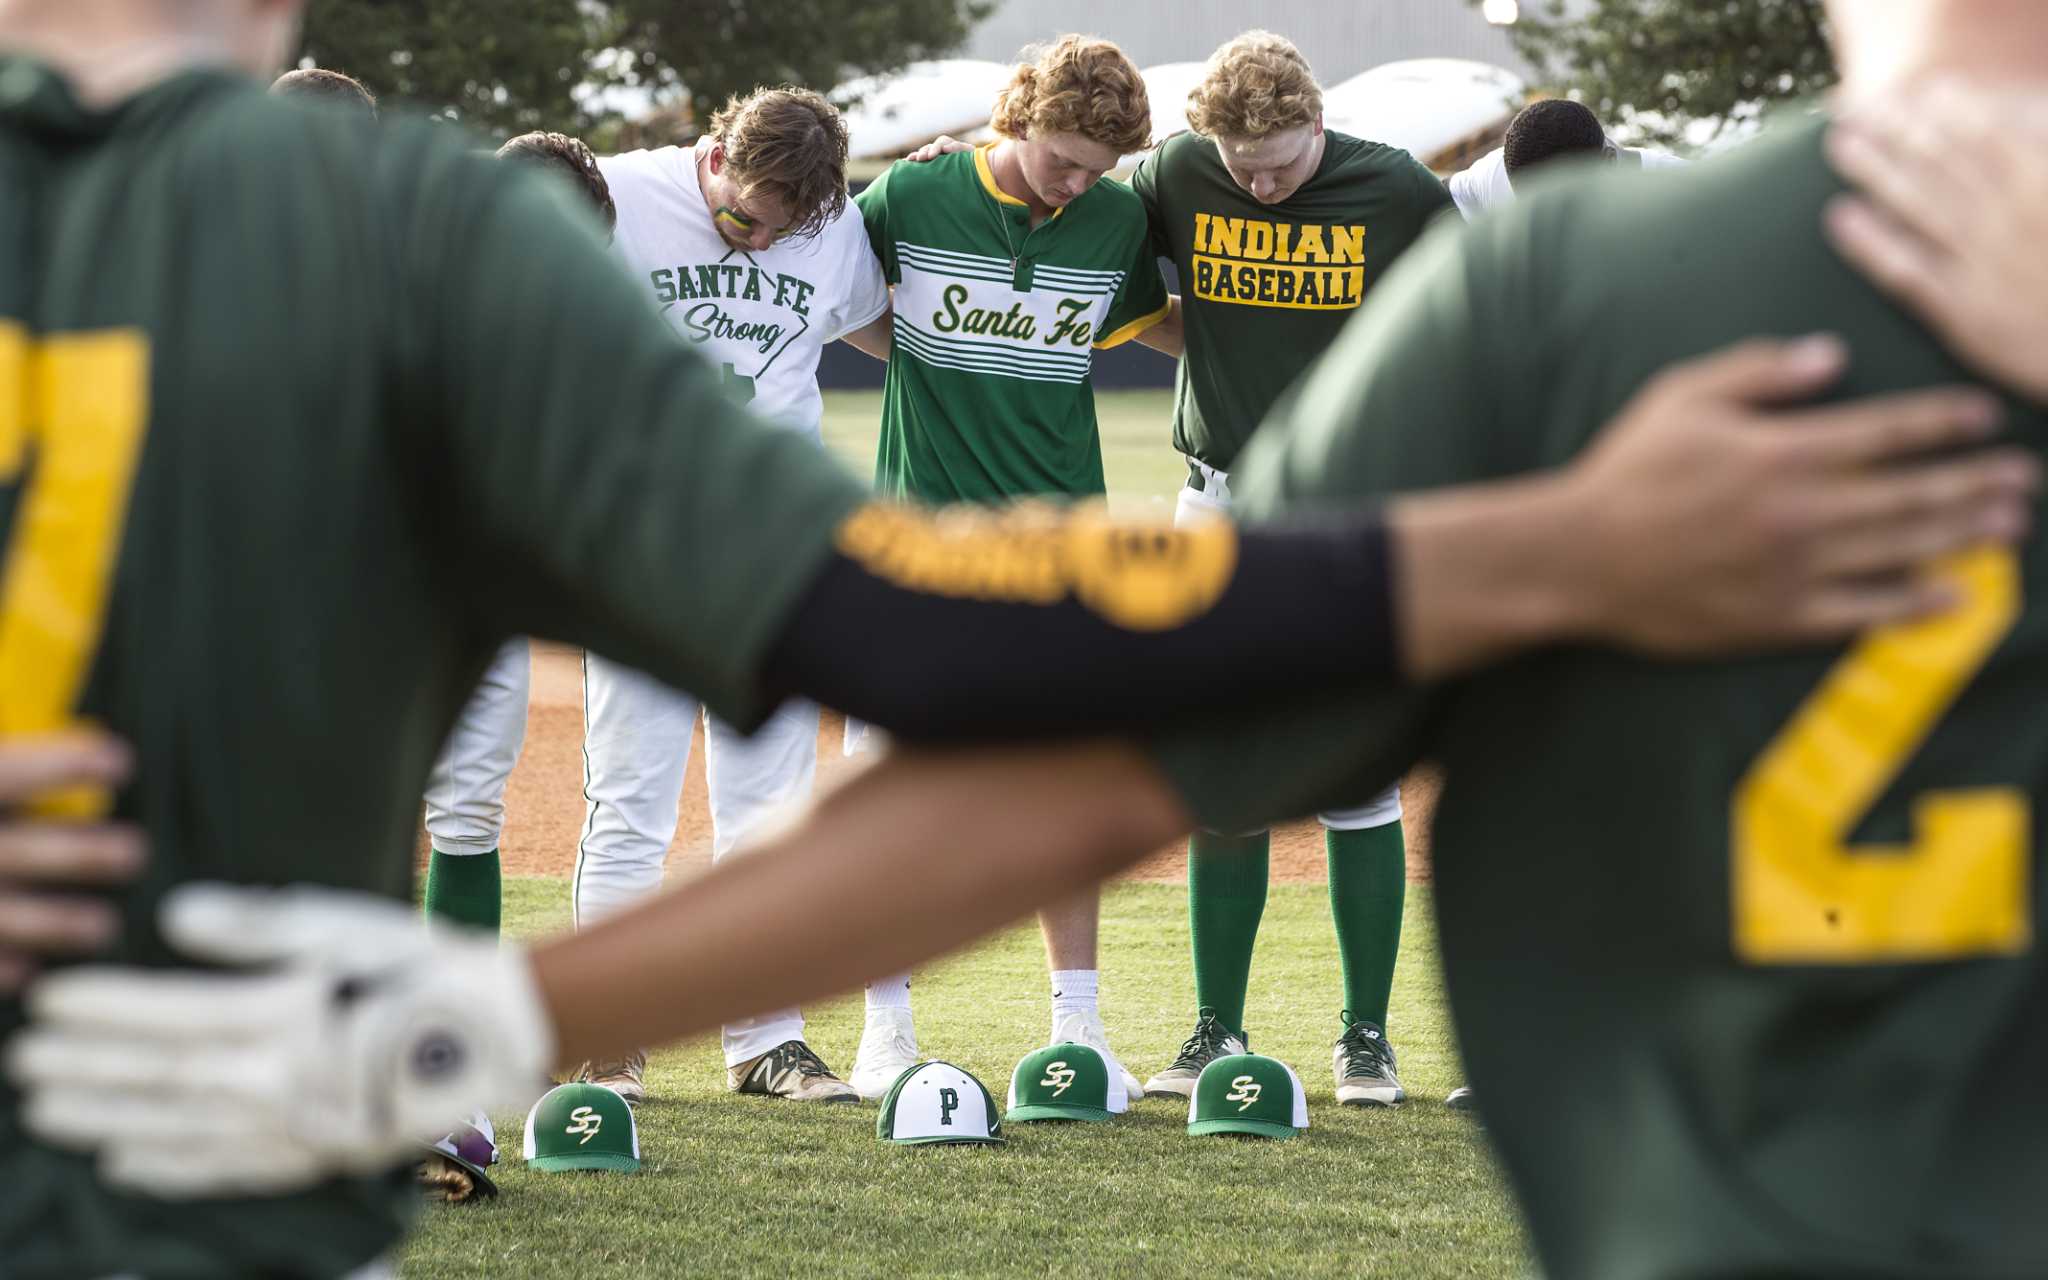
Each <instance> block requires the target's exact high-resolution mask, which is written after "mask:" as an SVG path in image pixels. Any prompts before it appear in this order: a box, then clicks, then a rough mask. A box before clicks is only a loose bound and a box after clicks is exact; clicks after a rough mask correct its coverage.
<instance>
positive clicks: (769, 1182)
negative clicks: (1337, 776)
mask: <svg viewBox="0 0 2048 1280" xmlns="http://www.w3.org/2000/svg"><path fill="white" fill-rule="evenodd" d="M568 897H569V890H568V884H567V882H566V881H564V880H557V879H541V878H523V879H516V880H511V881H508V882H507V884H506V887H505V913H506V924H507V930H508V932H510V933H512V934H514V935H522V936H523V935H531V934H535V933H543V932H549V931H553V930H557V929H560V928H563V927H565V925H566V924H567V903H568ZM1102 923H1103V942H1102V948H1103V952H1102V960H1103V973H1104V992H1103V1015H1104V1019H1105V1021H1106V1022H1107V1025H1108V1028H1109V1032H1110V1042H1111V1043H1112V1044H1113V1045H1115V1046H1117V1048H1118V1051H1119V1052H1120V1053H1122V1054H1124V1055H1126V1056H1127V1057H1128V1058H1129V1060H1130V1063H1131V1066H1132V1069H1133V1070H1134V1071H1136V1072H1137V1073H1138V1074H1139V1075H1140V1076H1141V1077H1142V1076H1145V1075H1149V1074H1150V1073H1151V1072H1152V1071H1154V1070H1156V1069H1158V1068H1159V1067H1160V1066H1163V1065H1164V1064H1165V1061H1166V1060H1167V1059H1168V1058H1170V1056H1171V1055H1172V1053H1173V1051H1174V1050H1175V1049H1176V1048H1177V1047H1178V1045H1179V1043H1180V1039H1181V1037H1182V1036H1183V1035H1185V1034H1186V1032H1187V1028H1188V1024H1189V1023H1190V1022H1191V1021H1192V1010H1191V1009H1190V1007H1189V1006H1190V1004H1191V1001H1192V998H1193V997H1192V992H1193V979H1192V976H1191V970H1190V967H1189V960H1188V949H1187V924H1186V898H1185V895H1184V892H1183V891H1182V890H1181V889H1179V888H1177V887H1173V886H1166V885H1120V886H1117V887H1116V888H1114V889H1112V890H1111V891H1110V892H1109V895H1108V897H1107V899H1106V901H1105V902H1104V904H1103V913H1102ZM735 960H736V962H737V961H739V960H740V958H739V957H735ZM1339 995H1340V993H1339V990H1338V983H1337V956H1336V945H1335V941H1334V938H1333V936H1332V933H1331V928H1330V912H1329V902H1328V898H1327V896H1326V894H1325V893H1324V891H1323V890H1322V889H1321V888H1320V887H1316V886H1301V885H1276V886H1275V887H1274V889H1273V892H1272V898H1271V901H1270V903H1269V904H1268V906H1267V909H1266V918H1265V926H1264V928H1263V930H1262V932H1261V936H1260V939H1259V953H1258V957H1257V961H1256V963H1255V966H1254V970H1253V985H1252V993H1251V1000H1250V1006H1249V1010H1248V1013H1247V1021H1249V1022H1250V1023H1251V1034H1252V1041H1253V1046H1254V1047H1255V1048H1257V1049H1258V1050H1260V1051H1261V1052H1264V1053H1269V1054H1272V1055H1274V1056H1276V1057H1279V1058H1281V1059H1283V1060H1285V1061H1286V1062H1288V1063H1290V1064H1292V1065H1293V1066H1294V1068H1295V1070H1296V1071H1298V1072H1299V1073H1300V1074H1301V1077H1302V1079H1303V1081H1304V1083H1305V1084H1306V1086H1307V1089H1308V1093H1309V1114H1310V1127H1309V1130H1308V1132H1307V1133H1306V1134H1304V1135H1303V1136H1302V1137H1300V1138H1299V1139H1297V1140H1294V1141H1291V1142H1271V1141H1263V1140H1259V1139H1248V1138H1228V1137H1207V1138H1190V1137H1188V1136H1187V1134H1186V1132H1185V1127H1184V1126H1185V1121H1186V1115H1185V1112H1184V1111H1183V1110H1182V1109H1181V1108H1180V1107H1178V1106H1175V1105H1173V1104H1171V1103H1168V1102H1141V1103H1139V1104H1138V1105H1137V1106H1136V1107H1135V1108H1134V1110H1133V1111H1132V1112H1131V1113H1130V1114H1128V1115H1126V1116H1123V1117H1120V1118H1118V1119H1117V1120H1115V1121H1112V1122H1110V1123H1107V1124H1101V1125H1057V1124H1027V1125H1017V1126H1014V1127H1013V1128H1012V1130H1011V1135H1010V1141H1009V1144H1008V1145H1007V1146H1005V1147H1002V1148H982V1147H967V1148H948V1147H894V1146H889V1145H886V1144H884V1143H881V1142H878V1141H877V1140H876V1138H875V1115H876V1111H875V1108H874V1107H872V1106H861V1107H858V1108H855V1107H847V1106H831V1107H825V1106H805V1105H801V1104H796V1103H788V1102H782V1101H778V1100H773V1099H766V1098H740V1097H734V1096H731V1095H728V1094H727V1093H726V1092H725V1081H724V1070H723V1068H722V1066H721V1062H720V1058H719V1054H718V1047H717V1044H716V1041H715V1040H712V1041H707V1042H703V1043H698V1044H692V1045H689V1046H685V1047H682V1048H676V1049H670V1050H667V1051H665V1052H662V1053H659V1054H657V1055H655V1057H654V1059H653V1062H652V1064H651V1065H650V1068H649V1074H648V1085H649V1087H650V1089H651V1091H652V1093H653V1097H652V1098H650V1100H649V1101H648V1103H647V1104H646V1105H645V1106H643V1107H642V1108H641V1109H640V1113H639V1114H640V1125H641V1131H640V1141H641V1148H642V1152H643V1154H644V1158H645V1162H646V1163H645V1167H644V1168H643V1169H642V1170H641V1172H640V1173H638V1174H633V1175H619V1174H595V1173H580V1174H579V1173H569V1174H536V1173H529V1172H528V1171H527V1170H526V1169H525V1168H524V1166H523V1165H522V1164H521V1162H520V1160H519V1144H520V1138H521V1122H522V1121H523V1119H524V1117H523V1116H520V1115H516V1114H505V1115H499V1116H496V1117H494V1122H495V1123H496V1125H497V1127H498V1140H499V1144H500V1148H501V1151H502V1153H503V1161H502V1163H501V1164H500V1165H499V1166H498V1169H497V1171H496V1174H497V1178H498V1181H499V1184H500V1186H501V1187H502V1188H503V1191H504V1194H503V1195H502V1196H501V1197H500V1198H499V1199H498V1200H496V1201H492V1202H486V1203H483V1204H479V1205H473V1206H459V1207H452V1208H451V1207H436V1208H434V1209H432V1210H430V1211H429V1212H428V1213H427V1214H426V1216H425V1219H424V1221H423V1223H422V1225H421V1230H420V1231H419V1232H418V1233H417V1234H416V1235H415V1236H414V1237H413V1239H412V1241H411V1243H410V1244H409V1245H408V1247H407V1248H406V1250H405V1252H404V1255H403V1258H402V1272H403V1274H404V1275H406V1276H418V1277H438V1276H450V1277H453V1276H479V1275H489V1276H493V1277H499V1276H503V1277H518V1276H536V1277H538V1276H567V1275H573V1276H577V1277H592V1276H653V1275H676V1276H685V1275H687V1276H699V1275H704V1276H714V1275H718V1276H761V1275H830V1276H892V1277H893V1276H968V1275H987V1276H1020V1277H1022V1276H1030V1277H1036V1276H1051V1275H1062V1276H1064V1275H1114V1276H1182V1275H1188V1274H1191V1273H1194V1272H1197V1271H1218V1272H1222V1273H1225V1274H1234V1275H1281V1276H1352V1277H1357V1276H1390V1277H1402V1278H1403V1280H1420V1278H1422V1277H1434V1276H1503V1277H1504V1276H1513V1275H1517V1274H1520V1273H1521V1272H1522V1271H1523V1270H1525V1262H1524V1253H1523V1245H1522V1241H1521V1236H1520V1232H1519V1228H1518V1226H1517V1220H1516V1216H1515V1212H1514V1208H1513V1206H1512V1204H1511V1203H1510V1201H1509V1198H1508V1196H1507V1194H1506V1192H1505V1189H1504V1188H1503V1186H1502V1184H1501V1182H1500V1179H1499V1178H1498V1176H1497V1175H1496V1173H1495V1170H1494V1168H1493V1166H1492V1164H1491V1161H1490V1159H1489V1157H1488V1155H1487V1153H1486V1149H1485V1145H1484V1139H1483V1137H1482V1135H1481V1131H1480V1130H1479V1129H1478V1128H1477V1127H1476V1126H1475V1125H1474V1123H1473V1122H1472V1121H1471V1119H1470V1118H1469V1117H1467V1116H1464V1115H1461V1114H1459V1113H1457V1112H1454V1111H1450V1110H1447V1109H1445V1108H1444V1106H1443V1105H1442V1099H1443V1095H1444V1094H1445V1093H1446V1092H1448V1091H1449V1090H1450V1089H1451V1088H1452V1087H1453V1086H1454V1085H1456V1084H1457V1083H1458V1068H1457V1063H1456V1058H1455V1053H1454V1050H1453V1047H1452V1043H1451V1036H1450V1029H1449V1024H1448V1022H1447V1020H1446V1017H1445V1011H1444V1008H1443V1001H1442V994H1441V986H1440V982H1439V978H1438V970H1437V966H1436V950H1435V939H1434V935H1433V930H1432V928H1431V920H1430V905H1429V891H1428V889H1427V888H1426V887H1423V886H1416V887H1414V888H1412V889H1411V890H1410V895H1409V906H1408V926H1407V933H1406V938H1405V941H1404V950H1403V954H1402V959H1401V966H1400V970H1399V972H1398V974H1397V976H1396V985H1395V990H1394V1011H1393V1016H1392V1019H1391V1022H1392V1027H1391V1032H1392V1036H1393V1039H1394V1043H1395V1045H1396V1046H1397V1047H1398V1048H1399V1050H1400V1055H1401V1071H1402V1078H1403V1082H1404V1083H1405V1084H1406V1085H1407V1086H1408V1090H1409V1093H1410V1095H1411V1099H1412V1100H1411V1101H1410V1102H1409V1103H1408V1105H1407V1106H1405V1107H1403V1108H1401V1109H1400V1110H1398V1111H1393V1112H1378V1111H1363V1110H1355V1109H1351V1108H1345V1107H1339V1106H1338V1105H1337V1104H1336V1102H1335V1099H1334V1098H1333V1097H1332V1093H1331V1089H1332V1081H1331V1073H1330V1045H1331V1042H1332V1040H1333V1039H1334V1038H1335V1036H1336V1034H1337V1032H1338V1030H1339V1027H1338V1026H1337V1005H1338V1002H1339ZM917 1005H918V1024H919V1036H920V1039H921V1041H922V1045H923V1048H924V1050H925V1052H926V1053H927V1054H928V1055H929V1056H934V1057H943V1058H946V1059H947V1060H949V1061H952V1062H955V1063H958V1064H959V1065H961V1066H963V1067H965V1068H967V1069H968V1070H970V1071H972V1072H974V1073H975V1074H976V1075H977V1076H979V1077H980V1078H981V1080H982V1082H983V1083H984V1084H986V1085H987V1086H988V1087H989V1091H990V1092H991V1093H993V1094H995V1096H996V1098H997V1100H998V1102H1000V1101H1001V1099H1002V1096H1003V1094H1004V1091H1005V1089H1006V1088H1007V1086H1008V1083H1009V1073H1010V1069H1011V1067H1013V1066H1014V1065H1015V1063H1016V1061H1017V1059H1018V1058H1019V1057H1021V1056H1023V1054H1025V1053H1026V1052H1028V1051H1029V1050H1030V1049H1032V1048H1035V1047H1036V1046H1037V1045H1038V1044H1040V1043H1042V1039H1043V1037H1044V1035H1045V1032H1046V1028H1047V1020H1048V1015H1047V1003H1046V986H1045V969H1044V959H1043V952H1042V951H1041V949H1040V947H1039V943H1038V938H1037V932H1036V930H1035V929H1031V928H1024V929H1017V930H1012V931H1011V932H1009V933H1006V934H1004V935H1002V936H1000V937H998V938H994V939H991V940H989V941H987V942H985V943H983V944H982V945H981V946H979V947H977V948H975V949H974V950H972V951H969V952H967V953H964V954H962V955H960V956H957V957H954V958H953V959H951V960H949V961H947V962H946V963H944V964H942V965H939V966H936V967H934V968H931V969H929V970H927V971H925V972H922V973H920V974H919V976H918V982H917ZM860 1018H861V1012H860V1002H859V1000H858V998H854V999H850V1000H842V1001H838V1002H836V1003H834V1004H831V1005H828V1006H825V1007H823V1008H817V1009H812V1010H810V1011H809V1019H810V1036H811V1039H812V1042H813V1044H814V1045H815V1046H816V1047H817V1049H818V1050H819V1052H820V1053H822V1054H823V1055H824V1056H825V1059H826V1061H827V1062H829V1063H831V1064H833V1065H834V1066H836V1067H839V1068H840V1069H842V1070H844V1069H846V1068H848V1067H849V1066H850V1064H851V1059H852V1056H853V1050H854V1047H855V1045H856V1044H857V1043H858V1041H859V1038H860Z"/></svg>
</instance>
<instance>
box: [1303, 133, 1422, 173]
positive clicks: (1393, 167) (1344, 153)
mask: <svg viewBox="0 0 2048 1280" xmlns="http://www.w3.org/2000/svg"><path fill="white" fill-rule="evenodd" d="M1327 145H1328V146H1329V148H1330V153H1331V157H1332V159H1333V160H1334V163H1333V164H1332V165H1331V171H1332V172H1334V173H1339V174H1344V175H1350V176H1356V177H1359V178H1376V177H1383V176H1385V175H1387V174H1390V173H1401V174H1409V173H1413V172H1414V171H1415V170H1417V169H1420V170H1421V171H1422V172H1424V173H1428V172H1429V166H1428V165H1425V164H1423V163H1422V161H1420V160H1417V159H1416V158H1415V157H1414V155H1412V154H1411V153H1409V152H1408V151H1405V150H1403V149H1402V148H1400V147H1396V146H1390V145H1388V144H1387V143H1384V142H1374V141H1373V140H1372V139H1370V138H1357V137H1353V136H1352V135H1350V134H1348V133H1339V132H1337V131H1336V130H1335V129H1332V130H1330V131H1329V142H1328V144H1327Z"/></svg>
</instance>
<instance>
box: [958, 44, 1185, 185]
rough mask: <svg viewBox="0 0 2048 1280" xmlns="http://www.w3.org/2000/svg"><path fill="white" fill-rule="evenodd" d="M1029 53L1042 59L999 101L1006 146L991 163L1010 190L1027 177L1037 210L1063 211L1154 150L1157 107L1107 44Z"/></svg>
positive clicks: (1023, 69)
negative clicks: (1121, 165)
mask: <svg viewBox="0 0 2048 1280" xmlns="http://www.w3.org/2000/svg"><path fill="white" fill-rule="evenodd" d="M1024 52H1025V54H1026V55H1027V56H1029V55H1031V54H1033V53H1036V55H1037V57H1036V59H1035V60H1033V61H1030V62H1025V63H1021V64H1019V65H1018V67H1017V71H1016V74H1015V75H1014V76H1012V77H1011V79H1010V83H1009V85H1008V86H1007V87H1005V88H1004V89H1003V91H1002V93H1001V94H1000V95H998V96H997V98H996V107H995V114H994V116H993V117H992V118H991V119H990V120H989V127H990V128H992V129H994V130H995V131H996V132H997V133H998V134H1001V135H1002V137H1003V138H1004V142H1003V143H1001V144H999V145H998V146H997V147H996V148H995V151H994V153H993V154H991V155H990V157H989V164H990V166H991V167H992V168H993V169H995V171H996V174H997V178H998V180H999V181H1001V182H1002V183H1003V186H1004V187H1005V188H1006V189H1008V188H1010V187H1012V186H1013V185H1014V183H1015V180H1016V179H1019V178H1021V180H1022V185H1023V186H1024V187H1026V188H1028V190H1029V195H1028V196H1027V197H1026V199H1027V200H1028V201H1029V202H1030V203H1031V204H1032V205H1033V207H1034V210H1035V211H1038V212H1044V211H1048V210H1052V209H1061V208H1064V207H1066V206H1067V205H1069V204H1071V203H1073V202H1074V201H1075V200H1076V199H1078V198H1079V197H1080V195H1081V193H1082V192H1084V191H1086V190H1088V188H1090V187H1092V186H1094V185H1095V184H1096V182H1097V181H1099V180H1100V179H1101V177H1102V175H1104V174H1106V173H1108V172H1109V171H1110V170H1111V169H1114V168H1116V163H1117V161H1118V160H1120V159H1122V158H1123V157H1124V156H1127V155H1130V154H1132V153H1133V152H1138V151H1143V150H1145V149H1146V148H1147V147H1149V146H1151V145H1152V105H1151V102H1150V100H1149V99H1147V98H1146V96H1145V80H1144V78H1143V77H1142V76H1140V75H1139V74H1138V68H1137V67H1135V66H1134V65H1132V63H1131V60H1130V59H1129V58H1127V57H1125V56H1124V51H1123V50H1121V49H1119V48H1117V47H1116V46H1115V45H1113V44H1111V43H1110V42H1109V41H1107V40H1096V39H1092V38H1090V37H1088V36H1077V35H1067V36H1061V37H1060V38H1059V39H1058V40H1056V41H1054V42H1053V43H1052V44H1049V45H1045V46H1042V47H1040V48H1038V49H1036V50H1032V49H1026V50H1025V51H1024ZM1013 194H1014V193H1013Z"/></svg>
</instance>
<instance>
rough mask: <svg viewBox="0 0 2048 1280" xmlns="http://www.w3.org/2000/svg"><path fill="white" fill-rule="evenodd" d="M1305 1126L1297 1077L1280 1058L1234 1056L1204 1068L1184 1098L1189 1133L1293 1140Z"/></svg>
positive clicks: (1304, 1100) (1305, 1113)
mask: <svg viewBox="0 0 2048 1280" xmlns="http://www.w3.org/2000/svg"><path fill="white" fill-rule="evenodd" d="M1306 1128H1308V1099H1307V1098H1305V1097H1303V1096H1302V1092H1301V1077H1300V1076H1297V1075H1295V1074H1294V1068H1293V1067H1290V1066H1288V1065H1287V1064H1286V1063H1284V1062H1282V1061H1280V1060H1279V1059H1278V1058H1268V1057H1265V1056H1263V1055H1261V1054H1256V1053H1234V1054H1231V1055H1230V1056H1229V1057H1227V1058H1218V1059H1216V1060H1215V1061H1214V1062H1211V1063H1210V1064H1209V1065H1208V1066H1206V1067H1203V1068H1202V1076H1201V1078H1200V1079H1199V1080H1196V1081H1195V1093H1194V1097H1192V1098H1190V1099H1189V1100H1188V1132H1189V1133H1191V1134H1203V1133H1249V1134H1255V1135H1257V1136H1259V1137H1261V1138H1291V1137H1293V1136H1294V1135H1295V1134H1297V1133H1299V1132H1301V1131H1302V1130H1303V1129H1306Z"/></svg>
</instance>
